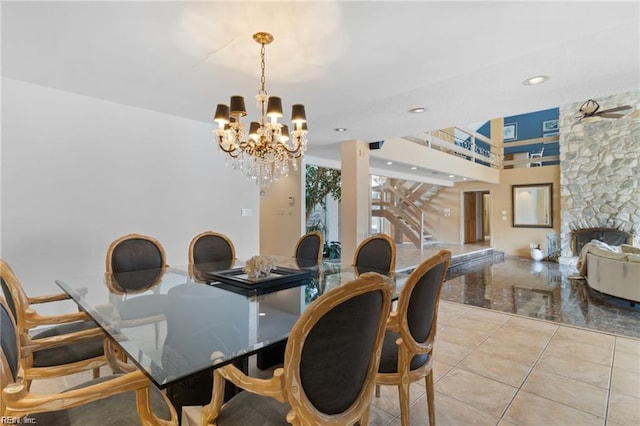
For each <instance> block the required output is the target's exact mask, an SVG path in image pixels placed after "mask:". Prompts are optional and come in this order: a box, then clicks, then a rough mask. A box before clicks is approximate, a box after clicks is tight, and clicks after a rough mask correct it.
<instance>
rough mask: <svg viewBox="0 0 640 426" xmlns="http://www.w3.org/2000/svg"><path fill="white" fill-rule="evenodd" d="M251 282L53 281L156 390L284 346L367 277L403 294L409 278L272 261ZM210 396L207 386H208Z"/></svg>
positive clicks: (188, 269) (232, 272)
mask: <svg viewBox="0 0 640 426" xmlns="http://www.w3.org/2000/svg"><path fill="white" fill-rule="evenodd" d="M273 259H274V260H275V261H276V264H277V268H276V270H275V271H274V272H275V274H273V276H270V277H268V278H264V279H261V280H255V282H254V281H252V280H251V279H249V278H248V277H247V276H246V274H244V273H243V267H244V264H245V261H244V260H234V261H225V262H217V263H207V264H199V265H195V266H193V265H192V266H183V267H167V268H164V269H155V270H142V271H135V272H127V273H119V274H104V273H103V274H96V275H93V276H84V277H75V278H68V279H59V280H56V283H57V285H58V286H59V287H60V288H62V290H63V291H64V292H65V293H67V294H68V295H70V296H71V298H72V299H73V300H74V301H75V302H76V303H77V304H78V306H79V307H80V308H81V309H82V310H84V311H86V312H87V313H88V314H89V316H90V317H91V318H92V319H93V320H94V321H95V322H96V323H97V324H98V325H99V326H100V327H101V328H102V329H104V331H105V332H106V334H107V335H108V336H109V337H110V338H111V339H112V340H113V341H114V342H115V343H116V344H117V346H118V347H119V348H120V349H121V350H122V351H124V353H126V355H127V357H128V359H129V360H131V361H132V362H133V363H134V364H135V365H136V366H137V367H138V368H140V369H141V370H142V371H143V372H144V373H145V374H146V375H147V376H148V378H149V379H150V380H151V381H152V382H153V384H154V385H155V386H157V387H158V388H159V389H165V388H168V387H171V386H172V385H176V384H178V383H180V382H183V381H185V379H188V378H190V377H194V376H195V375H198V374H200V373H202V372H206V371H209V372H210V371H212V370H213V369H214V368H216V367H219V366H222V365H225V364H229V363H237V362H238V361H239V360H245V365H246V359H247V357H248V356H250V355H252V354H256V353H257V354H260V353H261V352H262V351H265V350H268V348H269V347H273V345H278V344H280V345H282V344H283V343H282V342H284V341H286V339H287V336H288V334H289V332H290V331H291V328H292V327H293V325H294V324H295V322H296V320H297V319H298V317H299V316H300V314H301V313H302V312H303V311H304V310H305V309H306V308H307V306H309V305H310V304H311V303H312V302H313V301H314V300H315V299H317V298H318V297H320V296H321V295H322V294H323V293H325V292H327V291H329V290H330V289H332V288H334V287H337V286H339V285H341V284H344V283H346V282H348V281H351V280H353V279H354V278H356V277H357V276H358V275H359V274H361V273H364V272H377V273H380V274H382V275H385V276H386V277H387V278H386V279H389V280H390V281H391V282H392V283H393V284H394V285H395V292H396V295H397V294H398V293H399V291H400V289H401V288H402V285H403V284H404V282H405V280H406V278H407V277H408V274H405V273H393V272H392V273H389V272H386V271H375V270H371V269H367V270H358V269H356V268H355V267H353V266H340V264H336V263H332V262H323V263H321V264H317V265H312V264H311V265H310V264H308V263H307V264H305V263H304V262H301V261H298V260H296V259H294V258H287V257H273ZM209 389H210V386H209Z"/></svg>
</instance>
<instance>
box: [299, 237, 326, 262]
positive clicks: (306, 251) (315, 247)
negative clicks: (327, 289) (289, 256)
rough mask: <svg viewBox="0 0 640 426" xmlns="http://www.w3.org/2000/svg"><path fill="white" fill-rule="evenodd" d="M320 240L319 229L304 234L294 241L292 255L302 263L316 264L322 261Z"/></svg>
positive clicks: (321, 242)
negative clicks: (294, 245)
mask: <svg viewBox="0 0 640 426" xmlns="http://www.w3.org/2000/svg"><path fill="white" fill-rule="evenodd" d="M322 240H323V239H322V233H321V232H320V231H313V232H309V233H307V234H304V235H303V236H302V237H300V239H299V240H298V242H297V243H296V249H295V251H294V254H293V257H295V258H296V259H297V260H298V262H299V263H303V264H304V265H307V264H309V266H310V265H317V264H318V263H320V262H321V261H322V244H323V241H322Z"/></svg>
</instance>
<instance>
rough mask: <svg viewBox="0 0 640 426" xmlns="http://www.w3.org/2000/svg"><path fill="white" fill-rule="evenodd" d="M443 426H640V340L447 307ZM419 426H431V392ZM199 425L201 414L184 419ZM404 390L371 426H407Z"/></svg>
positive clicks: (441, 374)
mask: <svg viewBox="0 0 640 426" xmlns="http://www.w3.org/2000/svg"><path fill="white" fill-rule="evenodd" d="M434 357H435V358H434V374H435V377H434V380H435V390H436V395H435V402H436V421H437V424H438V425H440V426H443V425H500V426H510V425H522V426H526V425H535V426H539V425H545V426H546V425H563V426H572V425H603V426H604V425H609V426H621V425H628V426H632V425H633V426H637V425H639V424H640V340H638V339H635V338H629V337H623V336H618V335H613V334H607V333H602V332H597V331H592V330H586V329H582V328H576V327H571V326H566V325H561V324H555V323H552V322H548V321H544V320H538V319H532V318H526V317H522V316H518V315H513V314H507V313H501V312H495V311H490V310H486V309H482V308H477V307H474V306H466V305H462V304H459V303H451V302H446V301H443V302H441V303H440V310H439V316H438V337H437V339H436V345H435V349H434ZM411 401H412V405H411V424H412V425H427V424H428V413H427V401H426V393H425V388H424V384H423V383H422V382H419V383H414V384H412V386H411ZM185 414H186V415H185V419H184V422H183V423H184V424H188V425H190V426H191V425H196V424H198V421H199V420H198V419H199V415H200V410H199V407H189V408H188V409H186V411H185ZM399 415H400V408H399V404H398V396H397V390H396V388H394V387H382V388H381V396H380V398H376V397H373V399H372V408H371V416H370V422H371V424H372V425H385V426H386V425H393V426H395V425H399V424H400V418H399Z"/></svg>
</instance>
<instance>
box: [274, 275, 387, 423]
mask: <svg viewBox="0 0 640 426" xmlns="http://www.w3.org/2000/svg"><path fill="white" fill-rule="evenodd" d="M391 295H392V287H391V285H390V284H389V283H388V282H387V281H386V279H385V278H382V277H381V276H380V275H378V274H374V273H368V274H363V275H361V276H360V277H359V278H357V279H356V280H354V281H351V282H350V283H347V284H345V285H343V286H340V287H338V288H336V289H334V290H331V291H330V292H328V293H325V294H324V295H323V296H322V297H321V298H320V299H318V300H316V302H314V305H313V306H309V307H308V308H307V309H306V310H305V312H304V313H303V314H302V316H301V317H300V319H299V320H298V321H297V323H296V325H295V326H294V328H293V330H292V331H291V334H290V335H289V342H288V344H287V349H286V351H285V362H284V365H285V389H297V390H298V393H299V394H298V395H296V394H295V392H294V395H293V397H292V398H289V403H290V404H291V405H292V407H293V409H294V411H296V412H298V413H299V415H300V416H301V417H300V420H301V423H302V424H306V423H305V420H307V421H311V420H312V419H314V420H315V421H318V420H319V419H317V418H316V417H315V416H314V415H313V413H314V412H315V411H318V412H320V413H323V414H324V415H327V416H336V415H342V416H345V418H344V420H345V421H348V420H352V421H353V419H348V416H347V415H346V414H345V413H347V412H348V411H349V410H350V409H352V408H354V407H356V409H355V410H354V412H356V413H358V412H359V413H360V414H362V410H363V409H365V407H366V410H368V407H369V404H370V402H371V401H370V398H371V395H372V393H373V386H374V381H375V379H374V377H375V371H376V370H377V368H378V367H377V366H378V356H379V348H380V346H379V345H380V343H381V339H382V335H383V332H384V324H385V322H386V317H387V315H388V312H389V310H390V306H391V305H390V303H391ZM372 372H373V374H372ZM348 424H350V423H348Z"/></svg>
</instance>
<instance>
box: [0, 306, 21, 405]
mask: <svg viewBox="0 0 640 426" xmlns="http://www.w3.org/2000/svg"><path fill="white" fill-rule="evenodd" d="M0 348H1V349H2V355H3V357H2V359H1V360H0V367H1V368H0V392H1V391H2V389H4V388H5V387H6V386H7V385H8V384H10V383H13V382H15V381H16V379H17V376H18V368H19V365H18V362H19V360H20V352H19V348H18V334H17V331H16V326H15V324H14V322H13V316H12V315H11V314H10V312H9V310H8V309H7V307H6V306H5V304H4V303H2V299H0ZM0 414H2V410H1V407H0Z"/></svg>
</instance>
